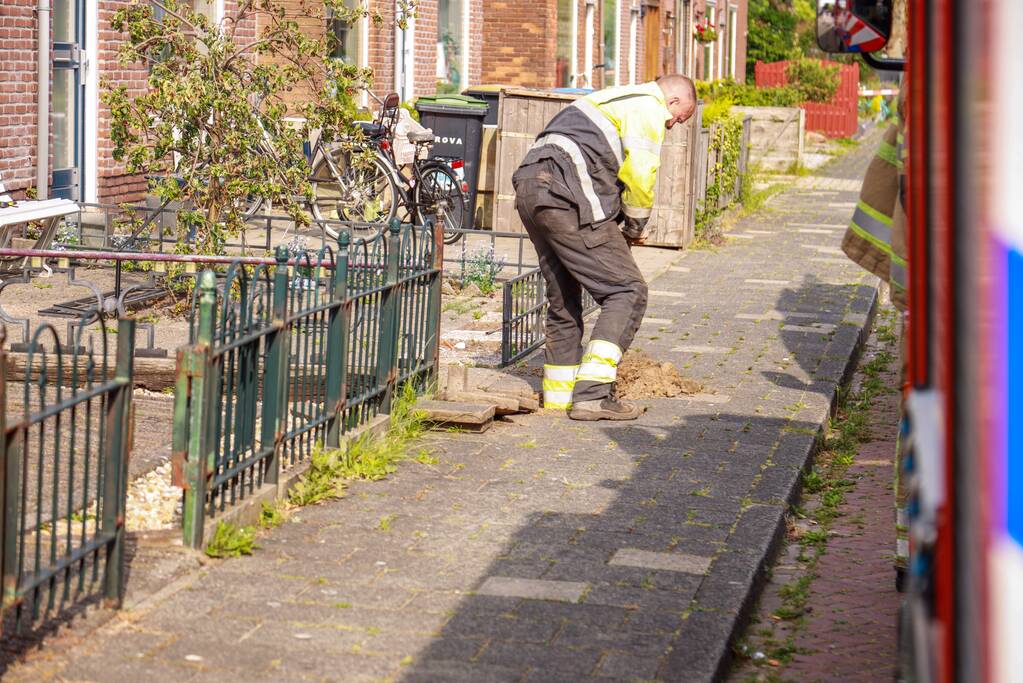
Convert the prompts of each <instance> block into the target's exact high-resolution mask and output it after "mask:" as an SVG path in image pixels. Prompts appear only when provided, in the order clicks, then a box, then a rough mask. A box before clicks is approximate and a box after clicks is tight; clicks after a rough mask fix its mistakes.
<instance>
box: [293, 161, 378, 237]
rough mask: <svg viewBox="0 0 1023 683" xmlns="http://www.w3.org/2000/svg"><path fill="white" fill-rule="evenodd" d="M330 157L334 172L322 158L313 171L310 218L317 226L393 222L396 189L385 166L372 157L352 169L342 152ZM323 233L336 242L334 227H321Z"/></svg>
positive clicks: (352, 166)
mask: <svg viewBox="0 0 1023 683" xmlns="http://www.w3.org/2000/svg"><path fill="white" fill-rule="evenodd" d="M331 154H332V155H333V156H332V157H331V158H332V160H333V161H334V166H335V168H333V169H332V168H331V164H330V163H328V161H327V158H326V157H321V158H320V160H319V161H318V162H317V163H316V166H315V167H314V168H313V175H312V178H311V181H312V186H313V196H314V199H313V203H312V206H311V207H310V208H311V209H312V213H313V218H315V219H316V221H317V222H318V223H320V224H321V225H323V222H324V221H352V222H357V223H373V224H378V223H387V222H388V221H389V220H391V219H392V218H394V214H395V212H396V211H397V208H398V206H397V205H398V201H397V200H398V188H397V184H396V182H395V180H394V176H393V174H392V172H391V170H390V168H389V167H388V164H387V162H386V161H384V160H383V159H381V158H380V157H379V156H374V157H373V158H372V159H371V160H370V161H369V163H368V164H365V165H353V164H350V163H348V161H349V160H348V159H347V157H346V155H344V153H343V152H341V151H335V152H331ZM335 170H336V171H337V173H335ZM323 229H324V230H325V231H326V232H327V234H328V235H330V236H331V237H333V238H337V230H336V229H335V228H334V227H331V226H327V225H323Z"/></svg>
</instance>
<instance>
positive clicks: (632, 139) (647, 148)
mask: <svg viewBox="0 0 1023 683" xmlns="http://www.w3.org/2000/svg"><path fill="white" fill-rule="evenodd" d="M645 99H646V101H645V102H643V104H642V106H638V107H635V109H632V110H630V111H629V113H628V114H626V115H625V116H623V117H622V119H621V136H622V151H623V155H624V158H623V160H622V166H621V168H620V169H619V171H618V179H619V180H621V181H622V183H623V184H624V185H625V190H624V191H623V192H622V211H623V213H624V214H625V226H624V228H623V230H622V232H624V233H625V236H626V237H629V238H631V239H644V238H645V237H646V235H647V229H646V224H647V221H648V220H650V214H651V213H652V211H653V206H654V188H655V187H656V185H657V169H658V168H659V167H660V165H661V144H662V143H663V142H664V133H665V128H664V120H665V117H664V106H663V105H661V104H660V103H659V102H657V101H656V100H655V99H653V98H652V97H651V98H645Z"/></svg>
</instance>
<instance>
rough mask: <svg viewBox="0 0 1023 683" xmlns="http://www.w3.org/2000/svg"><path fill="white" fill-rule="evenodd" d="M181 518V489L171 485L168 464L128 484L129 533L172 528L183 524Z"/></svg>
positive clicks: (127, 520)
mask: <svg viewBox="0 0 1023 683" xmlns="http://www.w3.org/2000/svg"><path fill="white" fill-rule="evenodd" d="M180 518H181V489H180V488H178V487H177V486H174V485H172V484H171V463H170V462H169V461H168V462H165V463H164V464H162V465H160V466H159V467H157V468H156V469H155V470H153V471H151V472H149V473H148V474H145V475H143V476H141V477H139V478H138V479H136V480H135V481H133V482H131V484H129V486H128V506H127V519H126V524H127V527H128V530H129V531H156V530H158V529H171V528H174V527H175V526H178V525H180Z"/></svg>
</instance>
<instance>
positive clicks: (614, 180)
mask: <svg viewBox="0 0 1023 683" xmlns="http://www.w3.org/2000/svg"><path fill="white" fill-rule="evenodd" d="M670 117H671V113H670V112H669V111H668V107H667V105H666V103H665V100H664V93H663V92H662V91H661V87H660V86H659V85H657V83H656V82H653V81H651V82H650V83H643V84H641V85H627V86H621V87H617V88H606V89H604V90H600V91H598V92H595V93H591V94H589V95H587V96H585V97H583V98H580V99H578V100H576V101H575V102H573V103H572V104H571V105H569V106H568V107H565V108H564V109H562V110H561V111H560V112H558V114H557V115H555V116H554V118H553V119H551V121H550V123H548V124H547V127H546V128H544V130H543V132H541V133H540V135H538V136H537V139H536V142H535V143H534V144H533V146H532V147H531V148H530V150H529V152H527V153H526V156H525V158H524V159H523V160H522V166H527V165H529V164H534V163H536V162H538V161H540V160H542V159H546V158H553V159H555V160H557V161H558V162H559V165H560V166H561V168H562V170H563V171H564V172H565V179H566V182H567V183H568V184H569V186H570V187H569V190H570V191H571V192H572V194H573V195H574V196H573V200H574V201H575V203H576V204H577V205H578V207H579V219H580V221H581V222H582V223H583V224H588V223H598V222H600V221H603V220H607V219H609V218H615V217H617V216H618V213H619V212H620V211H624V213H625V215H627V216H629V217H631V218H634V219H637V220H640V221H641V222H645V220H644V219H646V218H649V217H650V213H651V211H652V209H653V205H654V186H655V185H656V183H657V169H658V167H659V166H660V164H661V145H662V144H663V143H664V135H665V132H666V128H665V127H664V124H665V121H667V119H668V118H670ZM513 182H514V178H513Z"/></svg>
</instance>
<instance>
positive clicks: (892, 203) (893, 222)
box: [842, 99, 908, 309]
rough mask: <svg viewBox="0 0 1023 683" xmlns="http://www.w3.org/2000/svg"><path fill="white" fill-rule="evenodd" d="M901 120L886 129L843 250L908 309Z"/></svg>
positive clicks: (869, 169)
mask: <svg viewBox="0 0 1023 683" xmlns="http://www.w3.org/2000/svg"><path fill="white" fill-rule="evenodd" d="M900 105H901V99H900ZM899 108H900V110H901V109H902V107H901V106H900V107H899ZM901 121H902V118H901V116H900V117H899V118H898V119H897V120H896V123H894V124H892V125H891V126H889V128H888V130H886V131H885V136H884V139H883V140H882V141H881V144H880V146H879V147H878V150H877V153H876V154H875V156H874V158H873V160H872V161H871V162H870V166H868V167H867V173H866V175H865V176H864V178H863V186H862V188H861V190H860V199H859V201H858V202H857V203H856V210H855V212H854V213H853V217H852V220H851V221H850V222H849V227H848V228H847V229H846V232H845V236H844V237H843V239H842V250H843V251H844V252H845V254H846V255H847V256H848V257H849V258H850V259H852V260H853V261H855V262H856V263H858V264H859V265H860V266H862V267H863V268H865V269H866V270H868V271H870V272H871V273H873V274H874V275H877V276H878V277H879V278H881V279H883V280H886V281H888V282H889V283H890V285H891V299H892V303H893V304H895V306H896V307H897V308H899V309H905V307H906V286H907V265H908V264H907V261H906V238H905V225H906V215H905V208H904V207H903V205H902V199H901V194H900V191H899V184H900V183H899V180H900V176H901V175H902V173H903V155H904V149H903V127H902V123H901Z"/></svg>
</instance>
